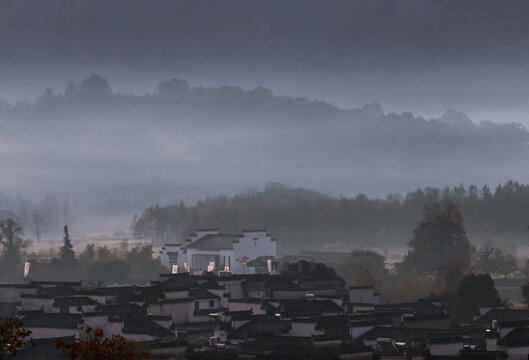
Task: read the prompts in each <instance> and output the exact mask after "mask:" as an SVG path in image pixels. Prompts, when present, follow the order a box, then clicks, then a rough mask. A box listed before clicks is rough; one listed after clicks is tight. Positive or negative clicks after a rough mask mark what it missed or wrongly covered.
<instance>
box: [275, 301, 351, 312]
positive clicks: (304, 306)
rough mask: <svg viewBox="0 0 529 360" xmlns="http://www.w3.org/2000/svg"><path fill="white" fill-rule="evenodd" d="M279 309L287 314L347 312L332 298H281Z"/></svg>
mask: <svg viewBox="0 0 529 360" xmlns="http://www.w3.org/2000/svg"><path fill="white" fill-rule="evenodd" d="M279 310H280V311H281V313H282V314H283V315H285V316H311V315H312V316H317V315H322V314H325V313H345V310H344V309H343V308H342V307H340V306H338V305H336V303H335V302H334V301H332V300H313V299H310V300H309V299H288V300H280V303H279Z"/></svg>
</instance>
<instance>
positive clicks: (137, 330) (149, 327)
mask: <svg viewBox="0 0 529 360" xmlns="http://www.w3.org/2000/svg"><path fill="white" fill-rule="evenodd" d="M123 333H125V334H145V335H152V336H154V337H156V338H168V337H174V336H175V334H174V333H173V332H171V331H170V330H168V329H166V328H164V327H163V326H160V325H158V324H156V323H155V322H154V321H151V320H147V319H134V320H125V321H124V322H123Z"/></svg>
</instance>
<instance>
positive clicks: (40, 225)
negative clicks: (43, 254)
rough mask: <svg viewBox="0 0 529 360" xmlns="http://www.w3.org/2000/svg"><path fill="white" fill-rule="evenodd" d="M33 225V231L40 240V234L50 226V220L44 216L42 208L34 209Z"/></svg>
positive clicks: (32, 215)
mask: <svg viewBox="0 0 529 360" xmlns="http://www.w3.org/2000/svg"><path fill="white" fill-rule="evenodd" d="M31 226H32V227H33V232H34V233H35V236H36V237H37V242H38V243H39V242H40V235H41V234H42V233H43V232H45V231H46V228H47V227H48V222H47V221H46V219H45V218H44V216H42V212H41V211H40V210H38V209H37V210H34V211H33V213H32V214H31Z"/></svg>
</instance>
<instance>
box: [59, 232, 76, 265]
mask: <svg viewBox="0 0 529 360" xmlns="http://www.w3.org/2000/svg"><path fill="white" fill-rule="evenodd" d="M63 231H64V245H63V246H61V253H60V259H61V262H62V263H63V264H64V265H67V266H71V265H73V264H74V263H75V252H74V251H73V245H72V242H71V240H70V233H69V232H68V226H67V225H64V228H63Z"/></svg>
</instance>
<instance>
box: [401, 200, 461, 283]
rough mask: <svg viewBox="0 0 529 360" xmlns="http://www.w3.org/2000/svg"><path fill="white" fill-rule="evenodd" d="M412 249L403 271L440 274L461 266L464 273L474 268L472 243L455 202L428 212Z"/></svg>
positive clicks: (441, 205) (442, 204)
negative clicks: (454, 266) (471, 261)
mask: <svg viewBox="0 0 529 360" xmlns="http://www.w3.org/2000/svg"><path fill="white" fill-rule="evenodd" d="M408 247H409V250H408V253H407V254H406V255H405V256H404V259H403V260H402V262H401V263H400V264H399V266H398V269H399V271H404V272H405V271H413V272H424V273H437V272H439V270H440V269H441V268H442V267H443V266H446V265H447V264H451V263H458V264H459V266H460V267H461V268H462V269H464V268H466V267H467V266H468V265H469V264H470V242H469V241H468V238H467V235H466V232H465V229H464V227H463V216H462V214H461V212H460V210H459V208H458V207H457V206H456V205H455V204H454V203H452V202H445V203H438V204H436V205H434V206H433V207H429V208H427V209H425V213H424V217H423V219H422V220H421V222H420V223H419V224H418V225H417V228H416V229H415V231H414V232H413V237H412V238H411V240H410V241H409V242H408Z"/></svg>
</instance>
